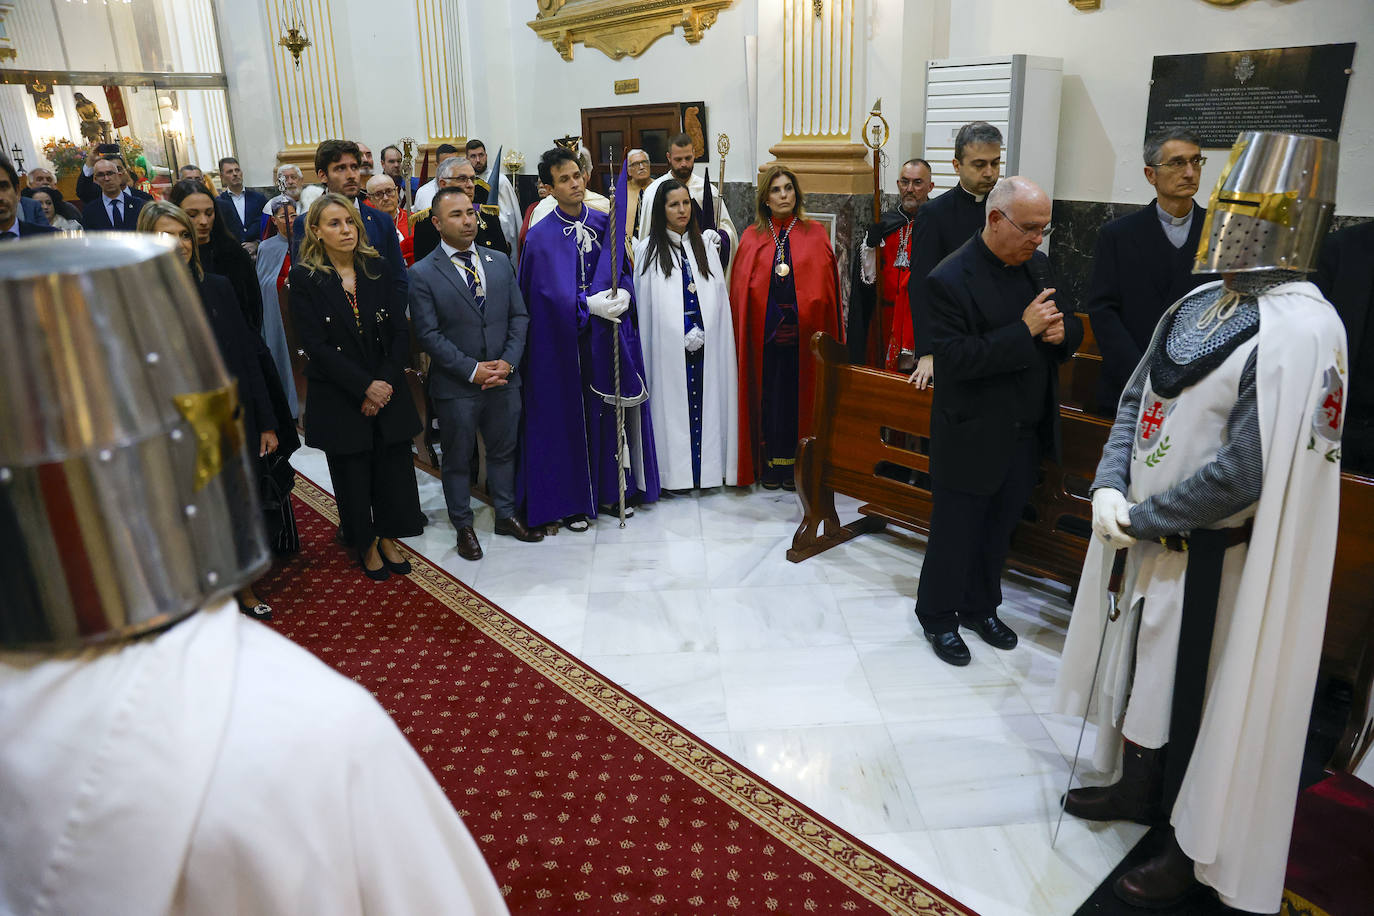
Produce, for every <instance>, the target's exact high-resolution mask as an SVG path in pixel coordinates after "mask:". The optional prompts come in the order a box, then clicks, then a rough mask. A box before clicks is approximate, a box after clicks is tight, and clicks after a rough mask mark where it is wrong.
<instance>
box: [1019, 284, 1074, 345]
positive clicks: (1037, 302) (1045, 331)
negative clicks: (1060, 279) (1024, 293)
mask: <svg viewBox="0 0 1374 916" xmlns="http://www.w3.org/2000/svg"><path fill="white" fill-rule="evenodd" d="M1054 293H1055V290H1054V287H1050V288H1049V289H1046V290H1042V291H1041V292H1040V295H1038V296H1036V297H1035V298H1034V299H1032V300H1031V304H1030V305H1028V306H1026V310H1025V311H1024V312H1022V313H1021V320H1022V321H1023V322H1025V324H1026V327H1027V328H1029V329H1030V332H1031V336H1032V337H1039V338H1040V339H1041V340H1043V341H1044V342H1045V343H1048V344H1061V343H1063V342H1064V315H1063V313H1062V312H1060V311H1059V306H1058V305H1056V304H1055V302H1054V300H1053V299H1051V298H1050V297H1051V296H1053V295H1054Z"/></svg>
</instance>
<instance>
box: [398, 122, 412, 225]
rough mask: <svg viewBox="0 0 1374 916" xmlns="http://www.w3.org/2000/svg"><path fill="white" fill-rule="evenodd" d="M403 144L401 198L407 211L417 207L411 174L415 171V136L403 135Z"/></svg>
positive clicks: (401, 142) (401, 141)
mask: <svg viewBox="0 0 1374 916" xmlns="http://www.w3.org/2000/svg"><path fill="white" fill-rule="evenodd" d="M400 145H401V198H402V199H403V200H404V201H405V202H406V212H407V213H409V212H410V211H411V210H412V209H414V207H415V199H414V198H413V197H412V196H411V193H410V176H411V173H412V172H414V171H415V138H414V137H402V138H401V139H400Z"/></svg>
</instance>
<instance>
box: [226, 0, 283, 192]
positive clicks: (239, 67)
mask: <svg viewBox="0 0 1374 916" xmlns="http://www.w3.org/2000/svg"><path fill="white" fill-rule="evenodd" d="M215 14H216V17H217V19H218V22H219V45H220V52H221V54H222V55H223V57H224V74H225V77H226V78H227V79H228V80H229V92H228V98H229V117H230V120H231V121H233V124H234V145H235V154H234V155H235V158H237V159H238V160H239V165H241V166H242V167H243V180H244V182H245V183H246V184H248V185H252V186H267V185H271V184H273V170H274V169H275V168H276V164H277V151H278V150H280V149H281V148H282V147H283V146H284V145H285V141H284V140H283V139H282V129H281V116H280V115H279V114H278V108H277V74H276V71H275V70H273V69H272V54H271V48H272V47H273V46H274V45H275V44H276V38H275V37H274V36H272V35H269V34H268V29H267V15H266V9H265V7H264V5H263V4H262V3H261V2H260V0H259V2H255V3H245V2H242V0H215ZM212 167H213V166H212Z"/></svg>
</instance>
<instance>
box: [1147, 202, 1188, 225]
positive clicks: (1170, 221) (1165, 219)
mask: <svg viewBox="0 0 1374 916" xmlns="http://www.w3.org/2000/svg"><path fill="white" fill-rule="evenodd" d="M1155 213H1156V214H1157V215H1158V216H1159V221H1160V222H1161V223H1163V224H1164V225H1166V226H1186V225H1188V223H1189V222H1191V221H1192V219H1193V208H1192V207H1189V208H1188V212H1187V213H1185V214H1184V215H1183V216H1174V215H1173V214H1172V213H1170V212H1169V211H1168V210H1165V209H1164V208H1163V207H1161V206H1160V205H1159V201H1158V200H1156V201H1155Z"/></svg>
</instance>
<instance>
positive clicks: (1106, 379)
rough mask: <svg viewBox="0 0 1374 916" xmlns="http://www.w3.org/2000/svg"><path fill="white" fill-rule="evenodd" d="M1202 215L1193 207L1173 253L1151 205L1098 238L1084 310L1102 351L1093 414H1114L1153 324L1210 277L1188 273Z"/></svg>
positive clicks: (1104, 229) (1116, 222)
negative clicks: (1184, 235)
mask: <svg viewBox="0 0 1374 916" xmlns="http://www.w3.org/2000/svg"><path fill="white" fill-rule="evenodd" d="M1206 217H1207V211H1206V210H1204V209H1203V208H1202V207H1199V206H1198V205H1197V204H1196V203H1194V204H1193V222H1192V224H1191V225H1190V226H1189V227H1188V240H1187V241H1186V242H1184V243H1183V247H1182V248H1175V247H1174V246H1173V245H1172V244H1170V242H1169V238H1168V236H1166V235H1165V234H1164V227H1163V226H1162V225H1160V222H1159V214H1158V212H1157V211H1156V209H1155V202H1154V201H1151V202H1150V204H1149V205H1148V206H1147V207H1145V208H1144V209H1143V210H1138V211H1137V212H1135V213H1131V214H1128V215H1126V216H1123V217H1120V218H1119V219H1114V220H1112V221H1111V222H1109V223H1107V224H1106V225H1105V226H1103V227H1102V228H1101V229H1100V230H1099V231H1098V233H1097V253H1096V255H1095V256H1094V258H1093V274H1092V280H1091V281H1090V283H1089V284H1088V293H1087V297H1086V299H1085V303H1084V308H1083V310H1084V311H1085V312H1087V313H1088V315H1089V316H1090V317H1091V318H1092V323H1093V335H1094V336H1095V337H1096V338H1097V346H1098V349H1099V350H1101V352H1102V370H1101V372H1100V373H1099V375H1098V383H1097V409H1098V410H1099V411H1100V412H1101V413H1103V414H1106V415H1107V416H1111V415H1113V414H1115V413H1116V402H1117V401H1118V400H1120V399H1121V390H1122V389H1123V388H1125V387H1126V382H1127V380H1129V379H1130V377H1131V373H1132V372H1134V371H1135V367H1136V364H1137V363H1139V362H1140V358H1141V357H1142V356H1144V355H1145V350H1146V348H1147V347H1149V345H1150V338H1151V337H1152V336H1154V332H1155V325H1157V324H1158V323H1159V319H1160V316H1161V315H1163V314H1164V312H1165V310H1166V309H1168V308H1169V306H1171V305H1173V304H1174V303H1175V302H1177V301H1178V300H1179V299H1181V298H1183V296H1185V295H1186V294H1187V293H1189V292H1190V291H1192V290H1193V289H1196V288H1197V287H1199V286H1201V285H1202V284H1204V283H1208V282H1210V281H1212V280H1215V279H1216V276H1215V275H1214V274H1195V273H1193V261H1194V259H1195V258H1196V256H1197V245H1198V240H1199V239H1200V238H1202V224H1203V221H1204V220H1205V219H1206Z"/></svg>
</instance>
